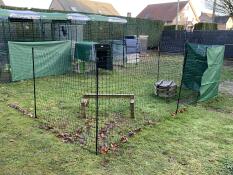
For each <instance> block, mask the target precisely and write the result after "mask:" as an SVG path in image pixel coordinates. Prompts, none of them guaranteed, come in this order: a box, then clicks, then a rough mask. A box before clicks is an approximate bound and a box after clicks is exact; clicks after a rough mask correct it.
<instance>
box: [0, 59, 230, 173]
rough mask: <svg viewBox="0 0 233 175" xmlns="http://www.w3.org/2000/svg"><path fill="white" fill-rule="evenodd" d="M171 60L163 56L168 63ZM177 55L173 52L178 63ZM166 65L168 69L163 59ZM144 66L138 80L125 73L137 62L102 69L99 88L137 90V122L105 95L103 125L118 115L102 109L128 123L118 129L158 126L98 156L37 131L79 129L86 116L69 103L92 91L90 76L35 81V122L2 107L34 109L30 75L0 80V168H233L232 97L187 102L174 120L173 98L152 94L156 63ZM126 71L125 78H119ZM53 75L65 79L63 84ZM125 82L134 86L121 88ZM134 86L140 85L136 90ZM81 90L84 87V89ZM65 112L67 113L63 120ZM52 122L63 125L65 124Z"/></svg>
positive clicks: (89, 170)
mask: <svg viewBox="0 0 233 175" xmlns="http://www.w3.org/2000/svg"><path fill="white" fill-rule="evenodd" d="M172 59H174V58H173V57H172V58H170V57H166V58H165V57H164V60H165V62H167V61H169V60H172ZM179 59H180V58H179V57H175V60H176V61H177V62H178V63H179V61H180V60H179ZM145 64H146V63H144V65H145ZM163 65H164V66H165V67H166V65H167V64H163ZM172 65H174V64H172ZM148 67H149V70H144V69H143V67H139V68H137V69H139V71H138V72H139V73H138V74H137V75H134V77H137V78H135V79H130V78H129V77H130V75H132V73H133V71H135V69H136V68H133V69H131V70H133V71H132V72H126V71H128V70H130V69H127V70H122V69H119V72H113V73H112V74H111V75H110V76H109V75H108V74H106V72H102V79H101V81H102V86H101V87H102V91H103V92H105V91H107V92H110V93H111V92H115V91H117V92H122V93H132V92H133V93H135V94H136V95H137V101H138V103H137V106H136V112H137V116H136V117H137V119H138V120H136V121H132V120H130V119H128V118H127V116H128V115H129V112H128V107H127V106H128V105H129V104H128V102H124V101H121V102H119V101H116V100H111V101H109V100H107V101H103V102H101V111H100V112H101V117H103V118H102V120H101V123H105V122H106V121H109V120H108V119H109V117H111V120H112V119H115V116H111V113H108V112H106V111H108V110H110V111H114V114H121V115H120V117H122V118H125V120H124V122H125V123H120V126H121V128H120V130H122V131H123V132H126V131H128V130H129V129H132V128H137V127H142V126H143V123H144V120H145V119H150V120H156V121H160V122H159V123H158V124H157V125H151V126H147V127H143V129H142V132H140V133H138V134H137V135H135V137H133V138H130V139H129V141H128V143H126V144H123V145H122V146H121V147H120V149H119V150H118V151H117V152H114V153H111V154H108V155H100V156H95V155H94V154H93V153H92V152H90V151H89V150H87V149H84V148H82V147H81V146H80V145H79V144H64V143H62V141H61V140H60V139H59V138H57V137H56V136H55V134H54V133H52V132H51V131H46V130H43V129H39V127H40V126H41V125H42V124H44V123H46V124H51V123H53V125H54V126H56V129H57V130H59V131H63V132H65V131H67V130H73V129H75V128H76V127H80V126H81V125H82V124H83V123H84V122H85V121H84V119H82V118H80V117H78V115H79V114H77V110H73V109H74V108H77V109H79V107H78V105H75V103H71V102H74V101H75V100H77V101H78V103H79V102H80V98H81V96H82V94H83V93H87V92H90V91H92V90H94V89H92V88H93V87H92V86H91V84H93V83H94V82H93V81H94V78H93V77H91V76H89V75H88V78H89V79H88V80H83V79H81V78H80V77H79V78H78V80H77V78H75V77H70V78H69V79H67V78H64V77H59V78H50V79H46V78H42V79H39V80H38V81H37V84H38V86H39V87H40V91H39V92H38V101H39V109H40V110H39V115H40V116H42V117H41V118H40V119H38V120H34V119H30V118H28V117H26V116H23V115H22V114H20V113H18V112H17V111H15V110H14V109H11V108H9V107H7V105H8V104H9V103H18V104H19V105H21V106H22V107H24V108H26V109H27V110H29V111H33V107H32V106H33V101H32V89H31V88H29V87H31V85H32V82H31V81H23V82H18V83H12V84H7V85H3V86H1V89H0V94H1V97H2V98H1V100H0V107H1V108H0V113H1V115H0V123H1V126H0V143H1V147H0V169H1V171H0V174H4V175H5V174H30V175H31V174H232V173H233V171H232V168H233V167H232V164H233V146H232V145H233V139H232V135H233V116H232V114H231V113H232V112H233V105H232V104H233V103H232V101H233V98H232V97H230V96H228V95H225V94H221V95H220V97H219V98H217V99H213V100H212V101H210V102H208V103H202V104H198V105H197V106H196V107H194V106H190V107H189V108H188V111H187V112H185V113H182V114H179V115H178V116H177V118H171V117H170V112H171V111H173V110H174V109H175V106H174V105H175V103H174V102H170V103H166V102H164V100H162V99H156V98H154V96H153V86H151V84H153V82H154V81H155V80H156V76H155V75H156V74H155V72H157V70H156V69H155V68H156V64H155V65H154V66H147V68H148ZM167 67H168V68H169V66H167ZM176 68H177V66H174V69H176ZM164 70H166V69H164ZM142 72H144V74H142ZM170 72H171V74H166V76H167V77H175V78H174V79H176V81H179V76H178V75H179V71H177V74H174V73H173V72H174V70H173V71H172V70H170ZM231 72H232V69H231V68H230V67H226V68H225V69H224V70H223V76H222V77H223V80H233V74H231ZM126 73H127V75H128V77H125V76H124V75H126ZM150 73H151V74H150ZM172 73H173V74H172ZM164 75H165V74H164ZM110 77H112V78H110ZM143 77H144V78H143ZM145 77H147V78H146V79H145ZM176 77H177V78H176ZM119 78H120V80H121V82H122V84H120V85H118V84H119V83H118V84H117V83H116V80H118V79H119ZM165 78H166V77H165ZM57 80H62V81H64V82H63V84H61V83H58V81H57ZM106 80H108V81H110V82H111V86H110V88H109V87H107V86H105V85H106ZM48 81H49V84H48ZM81 82H82V83H86V85H85V87H83V88H80V86H78V84H79V83H81ZM118 82H119V81H118ZM114 83H115V84H114ZM127 83H129V84H131V85H132V86H129V87H128V86H125V85H127ZM76 87H77V88H76ZM137 87H140V88H139V89H140V90H138V89H137V90H136V88H137ZM85 88H89V89H88V91H85ZM68 89H73V91H67V90H68ZM148 89H150V90H148ZM58 94H63V95H62V101H63V103H62V108H59V105H57V103H56V101H59V100H61V99H60V98H59V95H58ZM74 96H75V98H74ZM43 101H46V103H44V102H43ZM73 104H74V105H73ZM119 106H120V107H119ZM45 107H46V108H45ZM92 109H94V105H93V104H91V106H90V112H89V117H91V116H92V115H93V113H92V111H93V112H94V110H92ZM107 109H108V110H107ZM216 109H218V110H216ZM219 109H221V110H219ZM226 111H227V112H226ZM59 113H60V114H59ZM45 114H46V115H45ZM73 114H75V116H73ZM66 115H67V116H69V117H70V118H69V117H66V118H65V119H64V118H62V117H64V116H66ZM54 121H59V122H58V123H59V124H60V123H63V126H61V125H57V123H56V122H54ZM65 121H66V122H67V123H68V124H67V123H66V122H65ZM79 122H82V123H79ZM64 124H65V127H64ZM69 124H72V127H70V126H69ZM67 125H68V126H67ZM102 126H103V125H102ZM117 131H119V130H117ZM92 134H93V133H92ZM92 134H91V136H90V137H91V138H92V136H93V135H92ZM112 134H114V133H112ZM113 140H115V138H114V139H112V140H111V141H113ZM92 146H93V145H92Z"/></svg>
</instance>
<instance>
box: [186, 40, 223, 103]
mask: <svg viewBox="0 0 233 175" xmlns="http://www.w3.org/2000/svg"><path fill="white" fill-rule="evenodd" d="M185 50H186V56H185V66H184V68H183V82H182V84H183V86H184V87H185V88H187V89H190V90H192V91H194V92H198V94H199V98H198V101H207V100H209V99H211V98H214V97H216V96H217V95H218V87H219V83H220V75H221V69H222V65H223V60H224V52H225V47H224V46H208V45H200V44H191V43H187V44H186V46H185Z"/></svg>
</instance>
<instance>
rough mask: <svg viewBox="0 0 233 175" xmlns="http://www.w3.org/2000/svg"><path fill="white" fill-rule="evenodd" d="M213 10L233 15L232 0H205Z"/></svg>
mask: <svg viewBox="0 0 233 175" xmlns="http://www.w3.org/2000/svg"><path fill="white" fill-rule="evenodd" d="M207 1H208V2H209V5H210V6H211V8H213V11H215V12H216V13H220V14H222V15H227V16H233V0H207Z"/></svg>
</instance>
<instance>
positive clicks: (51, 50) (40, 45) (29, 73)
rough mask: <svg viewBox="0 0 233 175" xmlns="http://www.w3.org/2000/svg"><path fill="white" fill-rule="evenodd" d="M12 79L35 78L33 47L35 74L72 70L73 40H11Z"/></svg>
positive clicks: (44, 74) (55, 73)
mask: <svg viewBox="0 0 233 175" xmlns="http://www.w3.org/2000/svg"><path fill="white" fill-rule="evenodd" d="M8 45H9V54H10V65H11V74H12V81H19V80H27V79H32V78H33V61H32V48H34V60H35V76H36V77H45V76H51V75H62V74H65V73H67V72H68V71H70V69H71V67H72V66H71V65H72V59H71V41H52V42H9V43H8Z"/></svg>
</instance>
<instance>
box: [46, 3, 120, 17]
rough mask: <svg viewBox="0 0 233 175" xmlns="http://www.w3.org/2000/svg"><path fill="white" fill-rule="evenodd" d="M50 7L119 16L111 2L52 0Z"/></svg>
mask: <svg viewBox="0 0 233 175" xmlns="http://www.w3.org/2000/svg"><path fill="white" fill-rule="evenodd" d="M50 9H54V10H64V11H76V12H84V13H95V14H103V15H114V16H119V13H118V12H117V11H116V9H115V8H114V7H113V5H112V4H109V3H104V2H96V1H90V0H53V1H52V3H51V5H50Z"/></svg>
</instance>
